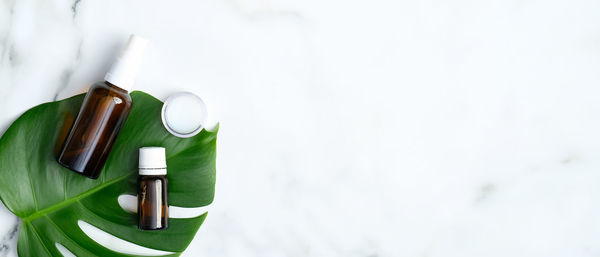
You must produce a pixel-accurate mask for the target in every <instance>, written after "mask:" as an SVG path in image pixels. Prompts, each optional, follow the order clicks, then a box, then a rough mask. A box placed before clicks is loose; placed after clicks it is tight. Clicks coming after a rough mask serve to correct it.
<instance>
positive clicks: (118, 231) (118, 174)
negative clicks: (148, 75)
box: [0, 91, 217, 257]
mask: <svg viewBox="0 0 600 257" xmlns="http://www.w3.org/2000/svg"><path fill="white" fill-rule="evenodd" d="M83 97H84V95H77V96H74V97H71V98H69V99H65V100H62V101H58V102H51V103H45V104H42V105H39V106H37V107H34V108H32V109H30V110H28V111H27V112H25V113H24V114H23V115H22V116H21V117H19V118H18V119H17V120H16V121H15V122H14V123H13V124H12V125H11V126H10V127H9V128H8V130H7V131H6V133H4V135H3V136H2V138H0V198H1V199H2V202H4V205H5V206H6V207H7V208H8V209H9V210H10V211H11V212H13V213H14V214H15V215H17V216H19V217H20V218H21V219H22V226H21V231H20V234H19V239H18V253H19V255H20V256H22V257H27V256H36V257H41V256H62V255H61V251H60V250H59V248H63V247H64V248H66V249H67V250H68V251H70V252H71V253H73V254H75V255H77V256H80V257H82V256H132V255H131V254H126V253H121V252H116V251H113V250H110V249H108V248H107V247H106V246H103V245H101V244H99V243H98V242H96V241H94V240H92V239H91V238H90V237H89V236H88V234H86V233H85V231H84V230H82V227H81V226H82V225H81V224H82V223H86V224H89V225H91V226H93V227H96V228H97V229H100V230H103V231H105V232H107V233H109V234H112V235H114V236H116V237H118V238H120V239H123V240H125V241H128V242H130V243H132V244H137V245H138V247H139V246H141V247H145V248H151V249H156V250H160V251H164V252H165V254H166V256H178V255H180V254H181V252H183V251H184V250H185V248H186V247H187V246H188V244H189V243H190V242H191V240H192V239H193V237H194V235H195V234H196V231H197V230H198V228H199V227H200V225H201V224H202V222H203V221H204V219H205V218H206V213H205V214H203V215H201V216H198V217H192V218H182V219H174V218H171V219H170V223H169V228H168V229H166V230H161V231H142V230H139V229H138V228H137V216H136V214H135V213H132V212H128V211H126V210H124V209H123V208H122V207H121V206H120V205H119V202H118V200H117V199H118V197H119V196H120V195H136V190H137V187H136V183H137V182H136V178H137V158H138V149H139V148H140V147H143V146H162V147H165V148H166V149H167V165H168V179H169V204H170V205H172V206H178V207H188V208H189V207H201V206H206V205H209V204H210V203H211V202H212V201H213V197H214V186H215V161H216V137H217V132H216V131H214V132H209V131H206V130H204V131H202V132H201V133H200V134H198V135H196V136H194V137H191V138H187V139H182V138H177V137H175V136H172V135H171V134H169V133H168V132H167V131H166V130H165V129H164V128H163V126H162V124H161V121H160V111H161V107H162V102H161V101H159V100H157V99H156V98H154V97H152V96H150V95H148V94H146V93H143V92H139V91H136V92H133V93H132V94H131V97H132V99H133V103H134V104H133V109H132V111H131V114H130V116H129V118H128V119H127V122H126V123H125V125H124V127H123V129H122V130H121V133H120V135H119V137H118V139H117V141H116V142H115V145H114V148H113V150H112V152H111V154H110V156H109V158H108V160H107V162H106V165H105V167H104V170H103V172H102V174H101V175H100V177H99V178H98V179H96V180H93V179H89V178H86V177H83V176H81V175H79V174H76V173H74V172H72V171H70V170H68V169H66V168H64V167H62V166H61V165H59V164H58V163H57V162H56V155H57V152H58V150H59V149H60V146H61V143H62V141H63V140H64V138H65V136H66V134H67V133H68V130H69V128H70V126H71V124H72V122H73V120H74V118H75V117H76V115H77V112H78V111H79V107H80V106H81V102H82V101H83ZM109 248H110V247H109Z"/></svg>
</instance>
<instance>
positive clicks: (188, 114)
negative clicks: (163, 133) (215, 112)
mask: <svg viewBox="0 0 600 257" xmlns="http://www.w3.org/2000/svg"><path fill="white" fill-rule="evenodd" d="M161 118H162V122H163V125H164V126H165V128H166V129H167V131H169V132H170V133H171V134H173V135H175V136H177V137H183V138H186V137H192V136H194V135H196V134H198V133H200V131H202V128H204V127H205V125H206V118H207V110H206V105H205V104H204V101H202V99H201V98H200V97H199V96H197V95H195V94H193V93H190V92H179V93H175V94H172V95H170V96H169V97H168V98H167V100H166V101H165V103H164V104H163V107H162V113H161Z"/></svg>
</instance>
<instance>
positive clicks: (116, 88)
mask: <svg viewBox="0 0 600 257" xmlns="http://www.w3.org/2000/svg"><path fill="white" fill-rule="evenodd" d="M104 83H106V85H108V86H109V87H110V88H112V89H115V90H117V91H119V92H122V93H125V94H128V93H129V92H128V91H127V90H125V89H123V88H120V87H119V86H117V85H115V84H113V83H110V82H108V81H104Z"/></svg>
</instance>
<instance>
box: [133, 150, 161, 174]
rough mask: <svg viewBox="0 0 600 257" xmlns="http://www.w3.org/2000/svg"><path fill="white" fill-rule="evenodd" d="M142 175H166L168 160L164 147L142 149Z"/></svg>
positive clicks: (140, 168)
mask: <svg viewBox="0 0 600 257" xmlns="http://www.w3.org/2000/svg"><path fill="white" fill-rule="evenodd" d="M139 162H140V163H139V174H140V175H166V174H167V159H166V157H165V148H164V147H142V148H140V160H139Z"/></svg>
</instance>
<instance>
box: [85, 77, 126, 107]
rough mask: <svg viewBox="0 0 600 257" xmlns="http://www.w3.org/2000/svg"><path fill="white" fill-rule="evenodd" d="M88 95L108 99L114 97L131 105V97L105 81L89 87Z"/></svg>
mask: <svg viewBox="0 0 600 257" xmlns="http://www.w3.org/2000/svg"><path fill="white" fill-rule="evenodd" d="M88 94H101V95H106V96H110V97H116V98H119V99H121V100H122V101H123V102H125V103H128V104H131V96H130V95H129V93H128V92H127V91H125V90H124V89H121V88H118V87H115V86H111V85H110V84H108V83H106V82H105V81H101V82H97V83H94V84H93V85H92V86H91V87H90V89H89V91H88Z"/></svg>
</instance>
